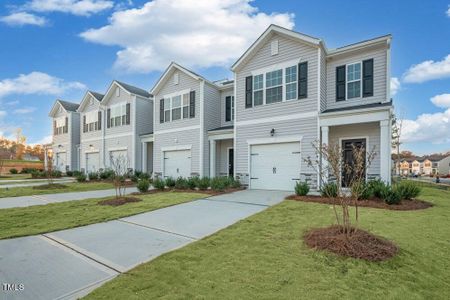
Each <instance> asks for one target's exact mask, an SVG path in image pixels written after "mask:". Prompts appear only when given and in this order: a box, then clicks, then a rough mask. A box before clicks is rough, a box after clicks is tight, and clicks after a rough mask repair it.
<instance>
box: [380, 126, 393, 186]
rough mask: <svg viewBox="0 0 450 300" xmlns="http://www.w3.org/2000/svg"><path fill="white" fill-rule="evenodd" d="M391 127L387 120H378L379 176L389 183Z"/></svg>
mask: <svg viewBox="0 0 450 300" xmlns="http://www.w3.org/2000/svg"><path fill="white" fill-rule="evenodd" d="M390 140H391V128H390V126H389V120H383V121H380V177H381V180H383V181H384V182H386V183H389V184H390V183H391V170H390V167H389V166H390V165H391V164H390V159H391V156H390V155H389V153H390V150H391V145H390Z"/></svg>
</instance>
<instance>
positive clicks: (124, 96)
mask: <svg viewBox="0 0 450 300" xmlns="http://www.w3.org/2000/svg"><path fill="white" fill-rule="evenodd" d="M117 89H119V90H120V93H119V96H117V95H116V90H117ZM133 98H134V96H132V95H130V94H129V93H128V92H127V91H125V90H124V89H122V88H120V87H119V86H114V87H113V90H112V93H111V94H110V95H109V97H108V98H106V97H105V98H104V99H103V100H102V103H106V104H107V105H106V109H107V108H109V107H111V106H113V105H115V104H121V103H123V104H125V103H131V102H132V100H133ZM106 109H105V112H106ZM130 118H131V119H130V125H122V126H118V127H110V128H106V129H105V130H106V131H105V134H106V138H108V137H109V136H111V135H116V134H126V133H129V134H132V124H133V122H135V112H134V111H133V105H131V115H130ZM105 124H106V113H105Z"/></svg>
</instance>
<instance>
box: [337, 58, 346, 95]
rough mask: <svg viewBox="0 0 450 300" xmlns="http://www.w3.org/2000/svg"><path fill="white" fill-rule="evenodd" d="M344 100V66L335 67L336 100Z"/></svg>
mask: <svg viewBox="0 0 450 300" xmlns="http://www.w3.org/2000/svg"><path fill="white" fill-rule="evenodd" d="M343 100H345V66H339V67H336V101H343Z"/></svg>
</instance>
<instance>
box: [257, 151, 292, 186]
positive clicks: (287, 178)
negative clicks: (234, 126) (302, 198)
mask: <svg viewBox="0 0 450 300" xmlns="http://www.w3.org/2000/svg"><path fill="white" fill-rule="evenodd" d="M250 159H251V161H250V172H251V176H250V180H251V183H250V187H251V188H252V189H270V190H293V189H294V186H295V182H296V181H297V180H299V176H300V164H301V155H300V143H299V142H295V143H279V144H264V145H253V146H252V147H251V156H250Z"/></svg>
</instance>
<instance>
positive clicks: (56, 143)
mask: <svg viewBox="0 0 450 300" xmlns="http://www.w3.org/2000/svg"><path fill="white" fill-rule="evenodd" d="M59 117H68V124H69V128H68V133H63V134H59V135H53V142H52V148H53V153H66V155H65V157H66V165H67V166H69V170H76V169H77V168H78V155H77V151H76V149H77V145H79V144H80V129H79V128H80V117H79V114H78V113H75V112H68V113H67V112H65V111H64V110H62V111H58V112H57V113H56V114H55V116H54V118H53V119H52V131H53V120H54V119H56V118H59Z"/></svg>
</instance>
